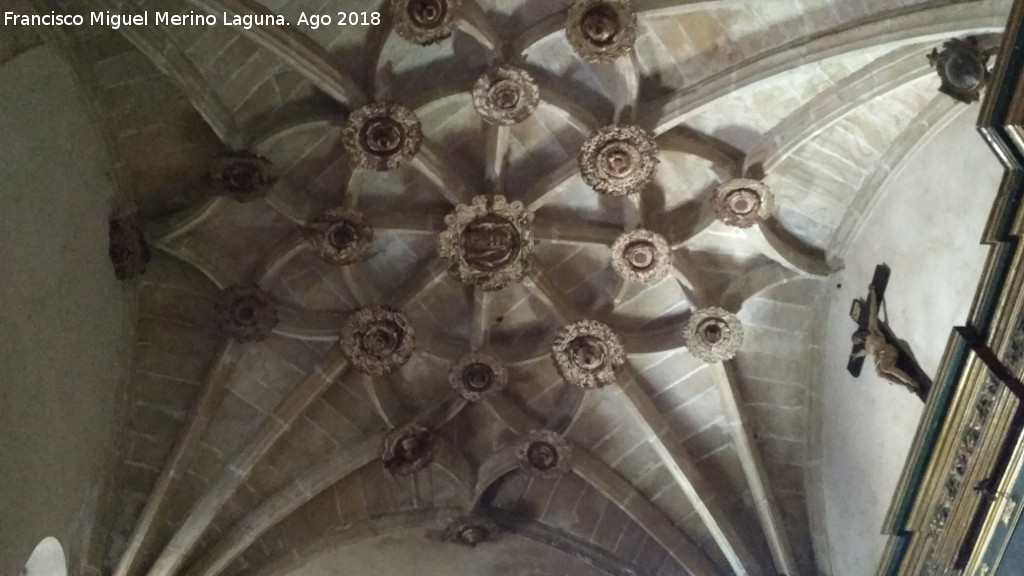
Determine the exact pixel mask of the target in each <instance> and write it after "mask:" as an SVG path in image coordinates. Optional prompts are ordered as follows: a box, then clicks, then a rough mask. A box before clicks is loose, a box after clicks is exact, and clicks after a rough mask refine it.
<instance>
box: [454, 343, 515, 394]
mask: <svg viewBox="0 0 1024 576" xmlns="http://www.w3.org/2000/svg"><path fill="white" fill-rule="evenodd" d="M448 383H449V384H450V385H451V387H452V388H454V389H455V391H456V392H458V393H459V395H460V396H462V397H463V398H465V399H466V400H469V401H470V402H479V401H480V400H481V399H482V398H483V397H484V396H489V395H491V394H494V393H496V392H500V391H501V390H503V389H504V388H505V385H506V384H508V369H507V368H506V367H505V364H504V363H502V361H501V359H499V358H498V357H497V356H494V355H493V354H487V353H485V352H473V353H472V354H469V355H467V356H464V357H463V358H462V359H461V360H459V361H458V362H457V363H456V364H455V366H454V367H452V370H451V372H449V373H448Z"/></svg>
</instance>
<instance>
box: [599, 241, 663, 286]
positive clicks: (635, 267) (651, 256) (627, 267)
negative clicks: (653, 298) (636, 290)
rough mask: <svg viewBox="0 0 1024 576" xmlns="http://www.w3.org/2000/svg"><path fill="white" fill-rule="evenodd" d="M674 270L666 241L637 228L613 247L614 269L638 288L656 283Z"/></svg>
mask: <svg viewBox="0 0 1024 576" xmlns="http://www.w3.org/2000/svg"><path fill="white" fill-rule="evenodd" d="M671 267H672V250H671V249H670V248H669V245H668V242H666V241H665V238H664V237H663V236H662V235H660V234H656V233H654V232H651V231H650V230H645V229H643V228H638V229H636V230H633V231H631V232H626V233H625V234H623V235H622V236H619V237H618V238H617V239H616V240H615V243H614V244H612V268H614V269H615V272H617V273H618V274H619V276H621V277H622V278H623V279H624V280H628V281H630V282H636V283H638V284H649V283H651V282H657V281H658V280H661V279H662V278H664V277H665V276H666V275H668V272H669V269H670V268H671Z"/></svg>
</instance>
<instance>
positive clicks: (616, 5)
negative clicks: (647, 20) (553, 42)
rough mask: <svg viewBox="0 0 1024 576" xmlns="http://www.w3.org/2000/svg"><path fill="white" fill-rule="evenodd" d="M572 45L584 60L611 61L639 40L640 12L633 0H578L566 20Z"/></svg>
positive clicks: (623, 54) (627, 51)
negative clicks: (635, 12)
mask: <svg viewBox="0 0 1024 576" xmlns="http://www.w3.org/2000/svg"><path fill="white" fill-rule="evenodd" d="M565 34H566V37H567V38H568V39H569V44H570V45H571V46H572V48H573V50H575V51H576V53H577V54H579V55H580V56H581V57H582V58H583V59H584V60H588V61H590V62H598V63H602V62H604V63H607V62H612V61H614V60H616V59H618V58H620V57H622V56H625V55H626V54H628V53H629V51H630V50H632V49H633V44H634V43H636V14H634V13H633V6H632V2H631V1H630V0H576V2H574V3H573V5H572V6H570V7H569V12H568V15H567V16H566V20H565Z"/></svg>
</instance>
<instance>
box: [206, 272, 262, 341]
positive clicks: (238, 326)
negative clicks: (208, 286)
mask: <svg viewBox="0 0 1024 576" xmlns="http://www.w3.org/2000/svg"><path fill="white" fill-rule="evenodd" d="M216 312H217V324H218V326H219V327H220V330H221V332H223V333H225V334H226V335H228V336H230V337H232V338H234V339H236V340H239V341H241V342H261V341H263V340H266V339H267V338H269V337H270V334H271V333H272V332H273V330H274V327H275V326H277V308H276V305H275V303H274V299H273V297H272V296H271V295H270V294H267V293H266V292H264V291H262V290H260V289H259V288H257V287H255V286H233V287H231V288H228V289H226V290H224V291H222V292H221V295H220V298H218V300H217V303H216Z"/></svg>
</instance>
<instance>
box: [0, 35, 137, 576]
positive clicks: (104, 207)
mask: <svg viewBox="0 0 1024 576" xmlns="http://www.w3.org/2000/svg"><path fill="white" fill-rule="evenodd" d="M107 166H108V162H107V158H106V153H105V148H104V143H103V140H102V138H101V136H100V133H99V132H98V131H97V129H96V126H95V125H94V124H93V122H92V121H91V120H90V118H89V115H88V113H87V108H86V104H85V100H84V98H83V94H82V92H81V91H80V90H79V88H78V87H77V86H76V84H75V81H74V75H73V72H72V70H71V69H70V67H69V66H68V65H67V64H66V63H64V62H63V61H62V60H60V59H59V58H58V57H57V56H56V55H55V54H54V53H53V52H52V51H51V50H50V49H49V48H46V47H39V48H35V49H32V50H30V51H28V52H25V53H23V54H21V55H19V56H18V57H16V58H14V59H13V60H11V61H9V62H7V63H6V64H4V65H3V66H2V67H0V215H2V218H0V439H2V440H0V442H2V448H0V518H2V521H0V573H2V574H17V573H18V572H19V571H20V570H21V569H22V567H23V566H24V564H25V562H26V560H27V559H28V558H29V555H30V554H31V552H32V550H33V547H34V546H35V545H36V544H37V543H38V542H40V540H42V539H43V538H44V537H47V536H54V537H56V538H57V539H58V540H60V542H61V543H62V544H63V545H64V547H65V550H67V552H68V554H69V556H70V557H69V561H70V562H71V573H72V574H75V573H76V566H75V563H74V560H75V559H74V557H73V556H74V552H75V551H76V549H79V548H81V547H82V546H83V544H82V539H83V534H87V533H88V531H89V528H90V526H91V525H92V522H93V520H94V518H95V510H96V502H97V498H98V496H99V494H100V490H101V484H102V481H103V479H104V478H105V474H106V470H105V468H106V466H107V464H108V457H109V455H110V453H111V450H112V446H113V444H112V441H113V438H114V429H115V419H116V404H117V393H118V390H119V382H120V381H121V379H122V370H123V364H122V359H123V358H125V357H126V349H125V342H126V338H125V333H126V332H125V326H126V317H127V316H126V315H127V311H126V302H127V297H126V288H125V287H124V286H123V285H121V284H120V283H118V282H117V281H116V280H115V279H114V274H113V271H112V269H111V265H110V261H109V259H108V257H107V254H106V252H107V219H108V216H109V214H110V213H111V206H112V204H113V198H114V186H113V184H112V182H111V179H110V176H109V174H108V170H107Z"/></svg>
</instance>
